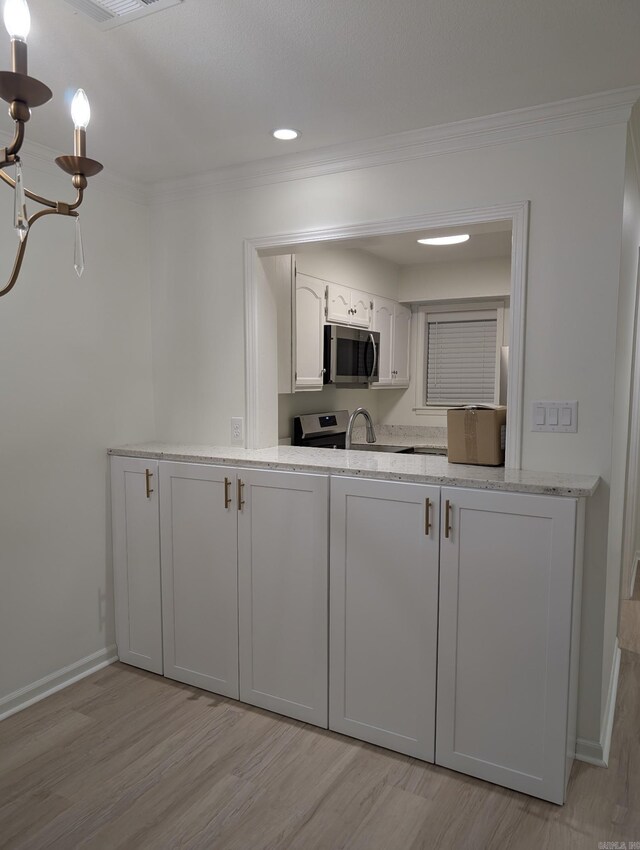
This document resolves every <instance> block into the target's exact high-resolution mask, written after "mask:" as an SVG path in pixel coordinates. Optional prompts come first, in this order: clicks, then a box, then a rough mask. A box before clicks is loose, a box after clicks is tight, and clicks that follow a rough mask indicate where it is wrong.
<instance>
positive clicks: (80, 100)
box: [0, 0, 102, 296]
mask: <svg viewBox="0 0 640 850" xmlns="http://www.w3.org/2000/svg"><path fill="white" fill-rule="evenodd" d="M4 24H5V26H6V28H7V32H8V33H9V35H10V36H11V70H10V71H0V98H2V100H6V101H7V103H8V104H9V115H10V116H11V118H12V119H13V121H14V123H15V131H14V137H13V141H12V142H11V144H10V145H9V146H8V147H6V148H0V179H1V180H4V182H5V183H6V184H7V185H9V186H10V187H11V188H13V190H14V222H13V224H14V228H15V231H16V235H17V237H18V250H17V253H16V259H15V262H14V264H13V270H12V272H11V276H10V277H9V280H8V282H7V284H6V285H5V287H4V288H3V289H0V296H2V295H6V294H7V293H8V292H10V291H11V290H12V289H13V287H14V285H15V283H16V281H17V279H18V275H19V274H20V269H21V267H22V261H23V259H24V253H25V250H26V247H27V240H28V238H29V233H30V231H31V228H32V227H33V225H34V224H35V222H36V221H38V220H39V219H41V218H43V217H44V216H46V215H66V216H71V217H72V218H75V220H76V224H75V227H76V241H75V253H74V267H75V270H76V273H77V275H78V277H80V276H81V275H82V272H83V271H84V251H83V247H82V233H81V231H80V217H79V214H78V207H79V206H80V204H81V203H82V199H83V194H84V190H85V189H86V188H87V178H88V177H93V176H94V175H95V174H98V172H99V171H102V165H101V164H100V163H99V162H96V160H95V159H89V158H88V157H87V155H86V149H87V124H88V123H89V118H90V117H91V110H90V107H89V101H88V100H87V96H86V94H85V93H84V91H83V90H82V89H78V91H77V92H76V93H75V96H74V98H73V101H72V103H71V117H72V119H73V123H74V126H75V130H74V137H73V155H71V154H69V155H67V156H59V157H57V159H56V165H58V166H59V167H60V168H61V169H62V170H63V171H65V172H66V173H67V174H70V175H71V182H72V184H73V186H74V188H75V189H76V198H75V200H74V201H73V202H72V203H66V202H65V201H50V200H49V199H48V198H43V197H42V196H41V195H36V194H34V193H33V192H30V191H29V190H28V189H25V187H24V183H23V178H22V163H21V161H20V155H19V154H20V148H21V147H22V143H23V142H24V125H25V124H26V123H27V121H28V120H29V118H30V117H31V109H32V108H33V107H35V106H42V104H43V103H46V102H47V101H48V100H51V97H52V94H51V90H50V89H49V88H48V87H47V86H45V85H44V83H41V82H40V81H39V80H36V79H34V78H33V77H30V76H29V75H28V74H27V35H28V34H29V29H30V26H31V16H30V14H29V7H28V6H27V3H26V0H6V2H5V4H4ZM6 166H15V177H10V176H9V174H7V173H6V171H5V170H4V168H5V167H6ZM27 198H29V199H30V200H32V201H35V202H36V203H37V204H39V205H40V206H41V207H43V209H40V210H38V211H37V212H34V213H32V214H31V215H30V216H29V215H27V205H26V199H27Z"/></svg>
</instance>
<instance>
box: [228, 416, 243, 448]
mask: <svg viewBox="0 0 640 850" xmlns="http://www.w3.org/2000/svg"><path fill="white" fill-rule="evenodd" d="M231 445H232V446H244V420H243V418H242V416H232V417H231Z"/></svg>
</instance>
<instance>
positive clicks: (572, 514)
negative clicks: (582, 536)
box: [436, 487, 579, 803]
mask: <svg viewBox="0 0 640 850" xmlns="http://www.w3.org/2000/svg"><path fill="white" fill-rule="evenodd" d="M441 498H442V523H443V536H442V541H441V549H440V634H439V656H438V725H437V738H436V761H437V763H438V764H441V765H444V766H445V767H450V768H452V769H454V770H459V771H461V772H462V773H468V774H471V775H472V776H477V777H480V778H482V779H488V780H489V781H491V782H496V783H498V784H500V785H506V786H507V787H509V788H514V789H515V790H517V791H524V792H525V793H527V794H532V795H533V796H535V797H542V798H543V799H546V800H550V801H552V802H555V803H562V802H563V801H564V795H565V788H566V783H567V781H568V778H569V777H568V771H569V770H570V767H571V758H572V755H573V754H572V753H571V752H570V750H571V746H572V742H571V734H570V730H571V727H572V725H573V724H574V723H575V706H574V705H573V703H574V699H573V698H572V697H573V694H572V693H571V692H572V690H573V689H574V688H575V675H572V672H575V670H574V671H571V670H570V667H571V662H572V653H571V635H572V625H573V627H574V629H573V630H574V639H575V640H576V642H577V631H578V629H577V627H576V622H575V618H576V617H579V598H577V599H576V601H575V605H574V540H575V534H576V507H577V505H576V500H575V499H566V498H553V497H550V496H534V495H525V494H512V493H495V492H490V491H477V490H465V489H458V488H444V487H443V488H442V496H441ZM447 503H448V508H447ZM449 529H450V530H449ZM577 573H579V565H578V570H577ZM576 596H578V594H576ZM575 649H577V647H575V646H574V650H575ZM573 663H574V665H577V652H575V651H574V653H573ZM572 714H573V717H572V716H571V715H572ZM568 751H569V760H567V753H568Z"/></svg>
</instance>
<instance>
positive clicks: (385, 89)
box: [0, 0, 640, 182]
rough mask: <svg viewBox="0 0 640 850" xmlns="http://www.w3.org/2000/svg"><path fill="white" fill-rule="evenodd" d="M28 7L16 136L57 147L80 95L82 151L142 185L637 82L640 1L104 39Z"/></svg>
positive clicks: (516, 4) (467, 0) (145, 23)
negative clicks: (24, 81) (87, 110)
mask: <svg viewBox="0 0 640 850" xmlns="http://www.w3.org/2000/svg"><path fill="white" fill-rule="evenodd" d="M29 5H30V9H31V17H32V30H31V34H30V36H29V48H30V51H29V61H30V73H32V74H33V75H34V76H36V77H38V78H40V79H41V80H43V82H46V83H47V84H48V85H49V86H50V87H51V88H52V89H53V91H54V100H53V101H52V102H50V103H49V104H47V105H45V106H43V107H40V108H38V109H37V110H34V114H33V117H32V120H31V122H30V123H29V125H28V128H27V129H28V138H30V139H33V140H34V141H36V142H39V143H41V144H45V145H49V146H50V147H53V148H55V149H56V150H60V151H68V150H69V151H70V149H71V144H72V127H71V123H70V119H69V118H68V114H67V110H66V106H65V104H64V102H65V99H67V100H68V99H69V97H70V95H71V94H72V93H73V91H74V90H75V88H76V87H78V86H82V87H83V88H85V90H86V91H87V94H88V95H89V98H90V100H91V105H92V111H93V114H92V121H91V125H90V127H89V133H88V154H89V156H92V157H95V158H97V159H100V160H102V161H103V162H104V163H105V166H106V168H107V169H108V170H110V171H112V172H117V173H120V174H122V175H125V176H128V177H130V178H135V179H137V180H139V181H142V182H154V181H158V180H163V179H167V178H169V177H172V176H173V177H184V176H187V175H191V174H196V173H200V172H204V171H209V170H212V169H214V168H217V167H221V166H226V165H231V164H238V163H245V162H249V161H251V160H256V159H262V158H265V157H271V156H277V155H279V154H282V153H291V152H293V151H303V150H310V149H313V148H317V147H322V146H325V145H330V144H336V143H342V142H350V141H356V140H360V139H367V138H374V137H377V136H382V135H386V134H389V133H395V132H398V131H402V130H411V129H417V128H421V127H427V126H430V125H435V124H442V123H448V122H451V121H456V120H460V119H464V118H471V117H476V116H481V115H488V114H492V113H496V112H501V111H505V110H510V109H514V108H517V107H524V106H533V105H536V104H540V103H548V102H551V101H555V100H560V99H564V98H569V97H574V96H578V95H584V94H590V93H594V92H598V91H605V90H609V89H614V88H621V87H625V86H629V85H636V84H638V83H640V50H638V46H637V41H638V33H639V32H640V3H638V2H637V0H562V2H560V3H559V2H558V0H536V2H535V3H531V2H524V0H482V2H477V0H393V2H389V0H322V2H318V0H184V3H182V4H181V5H179V6H174V7H172V8H169V9H167V10H165V11H161V12H158V13H156V14H153V15H149V16H147V17H145V18H142V19H138V20H133V21H131V22H129V23H127V24H125V25H123V26H119V27H117V28H115V29H111V30H106V31H104V30H100V29H98V28H97V27H96V26H95V25H94V24H93V23H92V22H91V20H89V19H88V18H87V17H85V16H83V15H82V14H80V13H77V12H75V11H74V9H73V8H71V7H70V6H69V5H68V4H67V3H65V2H64V0H29ZM5 56H6V61H7V62H8V57H9V45H8V38H7V42H6V49H5ZM8 124H9V122H8V119H5V121H4V123H2V124H0V127H2V128H3V129H7V130H10V127H9V126H8ZM5 125H7V126H6V127H5ZM277 126H293V127H296V128H298V129H300V130H301V131H302V133H303V136H302V138H301V139H300V140H298V141H296V142H277V141H275V140H274V139H272V138H271V137H270V136H269V130H271V129H272V128H274V127H277Z"/></svg>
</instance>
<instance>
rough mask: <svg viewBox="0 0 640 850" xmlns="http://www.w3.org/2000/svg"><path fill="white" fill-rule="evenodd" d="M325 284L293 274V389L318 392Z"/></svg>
mask: <svg viewBox="0 0 640 850" xmlns="http://www.w3.org/2000/svg"><path fill="white" fill-rule="evenodd" d="M325 288H326V287H325V283H324V282H323V281H321V280H318V279H317V278H314V277H309V276H308V275H305V274H297V275H296V346H295V349H296V364H295V386H296V390H321V389H322V387H323V376H324V368H323V366H324V304H325Z"/></svg>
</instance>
